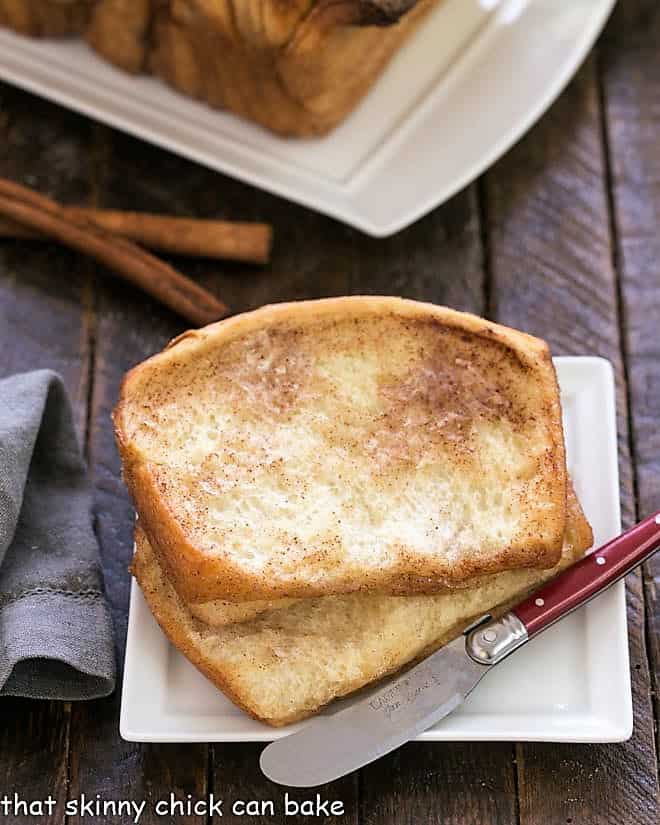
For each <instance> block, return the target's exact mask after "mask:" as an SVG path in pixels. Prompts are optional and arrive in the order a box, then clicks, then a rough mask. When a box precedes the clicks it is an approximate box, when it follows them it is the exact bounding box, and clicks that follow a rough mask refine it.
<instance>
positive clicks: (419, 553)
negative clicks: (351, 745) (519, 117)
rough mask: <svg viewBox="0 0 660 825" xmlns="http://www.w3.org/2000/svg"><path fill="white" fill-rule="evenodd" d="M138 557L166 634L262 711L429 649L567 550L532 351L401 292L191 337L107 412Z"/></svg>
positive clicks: (556, 423)
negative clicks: (132, 511)
mask: <svg viewBox="0 0 660 825" xmlns="http://www.w3.org/2000/svg"><path fill="white" fill-rule="evenodd" d="M114 418H115V427H116V434H117V441H118V445H119V449H120V453H121V456H122V461H123V468H124V478H125V480H126V483H127V485H128V488H129V490H130V492H131V495H132V497H133V499H134V502H135V505H136V509H137V513H138V522H137V528H136V551H135V557H134V561H133V566H132V570H133V573H134V575H135V577H136V578H137V580H138V582H139V584H140V586H141V588H142V591H143V593H144V596H145V598H146V600H147V602H148V604H149V606H150V608H151V610H152V612H153V614H154V616H155V617H156V619H157V620H158V622H159V623H160V625H161V627H162V628H163V630H164V631H165V633H166V634H167V635H168V637H169V638H170V640H171V641H172V642H173V644H175V645H176V646H177V647H178V648H179V649H180V650H181V652H182V653H183V654H184V655H185V656H187V657H188V658H189V659H190V661H192V662H193V663H194V664H195V665H196V666H197V667H198V668H199V669H200V670H201V671H202V672H203V673H204V674H205V675H206V676H207V677H208V678H209V679H211V680H212V681H213V682H214V683H215V684H216V685H217V686H218V687H219V688H220V689H221V690H223V691H224V692H225V693H226V694H227V695H228V696H229V697H230V698H231V699H232V700H233V701H234V702H236V704H238V705H240V706H241V707H242V708H244V709H245V710H246V711H247V712H248V713H250V714H251V715H253V716H255V717H256V718H258V719H261V720H263V721H265V722H267V723H269V724H272V725H282V724H286V723H288V722H291V721H294V720H296V719H301V718H304V717H305V716H308V715H310V714H312V713H314V712H316V711H317V710H318V709H319V708H321V707H322V706H324V705H325V704H327V703H328V702H330V701H332V700H333V699H335V698H337V697H340V696H344V695H346V694H348V693H351V692H353V691H355V690H357V689H359V688H361V687H363V686H365V685H368V684H370V683H372V682H374V681H375V680H377V679H380V678H382V677H384V676H386V675H388V674H391V673H394V672H396V671H397V670H399V669H401V668H403V667H405V666H406V665H408V664H410V663H411V662H414V661H415V660H417V659H419V658H420V657H423V656H425V655H427V654H428V653H430V652H431V651H433V650H435V649H437V648H438V647H440V646H441V645H442V644H444V643H446V642H447V641H448V640H450V639H451V638H453V637H454V636H456V635H458V634H459V633H460V632H461V631H462V630H463V629H464V628H465V627H466V626H467V625H468V624H469V623H470V622H471V621H473V620H474V619H475V618H476V617H478V616H480V615H483V614H485V613H489V612H490V613H497V612H498V611H502V610H504V609H506V607H507V606H508V605H509V604H511V603H512V602H515V601H517V600H518V599H520V598H521V597H522V596H523V595H525V594H527V593H528V592H530V591H532V590H534V589H535V588H536V587H538V586H539V585H540V583H542V582H543V581H545V580H546V579H548V578H550V577H552V576H553V575H555V574H556V573H557V572H558V571H559V570H561V569H562V568H564V567H566V566H567V565H569V564H571V563H572V562H574V561H575V560H577V559H578V558H579V557H580V556H581V555H582V554H583V553H584V551H585V550H586V549H587V548H588V547H589V546H590V545H591V542H592V535H591V529H590V527H589V525H588V523H587V521H586V519H585V517H584V514H583V513H582V511H581V509H580V505H579V503H578V501H577V499H576V497H575V494H574V491H573V489H572V486H571V484H570V481H569V479H568V478H567V472H566V461H565V454H564V441H563V433H562V423H561V408H560V403H559V391H558V387H557V381H556V377H555V373H554V368H553V365H552V361H551V359H550V355H549V352H548V348H547V346H546V345H545V344H544V343H543V342H542V341H540V340H538V339H536V338H533V337H531V336H529V335H525V334H523V333H521V332H517V331H515V330H511V329H508V328H506V327H502V326H499V325H496V324H493V323H490V322H488V321H484V320H482V319H480V318H476V317H475V316H471V315H467V314H464V313H459V312H455V311H453V310H449V309H446V308H443V307H437V306H433V305H430V304H422V303H418V302H415V301H406V300H402V299H398V298H380V297H350V298H338V299H328V300H321V301H308V302H300V303H292V304H281V305H277V306H271V307H264V308H263V309H260V310H257V311H255V312H251V313H248V314H245V315H240V316H237V317H235V318H232V319H229V320H226V321H223V322H220V323H218V324H214V325H212V326H209V327H206V328H205V329H202V330H198V331H193V332H188V333H185V334H184V335H182V336H180V337H179V338H177V339H175V340H174V341H173V342H172V343H171V344H170V346H169V347H168V348H167V349H166V350H164V352H162V353H160V354H158V355H156V356H154V357H153V358H151V359H149V360H148V361H146V362H144V363H143V364H141V365H139V366H138V367H136V368H135V369H134V370H132V371H131V372H130V373H129V375H128V376H127V378H126V380H125V382H124V384H123V387H122V391H121V396H120V399H119V403H118V405H117V408H116V410H115V414H114Z"/></svg>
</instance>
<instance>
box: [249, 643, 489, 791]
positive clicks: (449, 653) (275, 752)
mask: <svg viewBox="0 0 660 825" xmlns="http://www.w3.org/2000/svg"><path fill="white" fill-rule="evenodd" d="M490 667H491V665H488V664H478V663H477V662H476V661H474V660H473V659H471V658H470V656H468V654H467V652H466V637H465V636H459V637H458V639H455V640H454V641H453V642H451V643H450V644H448V645H446V646H445V647H443V648H441V649H440V650H438V651H437V652H436V653H434V654H433V655H431V656H429V657H428V658H427V659H424V661H423V662H421V663H420V664H418V665H416V666H415V667H414V668H412V669H411V670H409V671H407V672H406V673H404V674H403V675H402V676H399V677H398V678H395V679H393V680H392V681H390V682H388V683H387V684H386V685H385V686H384V687H382V688H380V689H379V690H377V691H375V692H374V693H371V694H369V695H368V696H365V697H364V698H362V699H359V700H357V701H355V702H353V703H352V704H351V705H350V706H349V707H348V708H346V709H344V710H340V711H338V712H337V713H334V714H332V715H329V716H322V717H318V718H317V719H315V720H314V721H312V722H310V723H309V724H307V725H306V726H305V727H304V728H303V729H302V730H301V731H299V732H298V733H294V734H292V735H291V736H287V737H286V738H284V739H279V740H277V741H275V742H272V743H271V744H270V745H268V747H267V748H266V749H265V750H264V751H263V753H262V754H261V760H260V765H261V770H262V771H263V772H264V774H265V775H266V776H267V777H268V778H269V779H272V781H273V782H277V783H279V784H280V785H289V786H292V787H297V788H311V787H314V786H316V785H322V784H323V783H325V782H331V781H332V780H333V779H337V778H339V777H340V776H344V775H345V774H347V773H350V772H351V771H354V770H357V768H360V767H362V766H363V765H366V764H368V763H369V762H373V760H374V759H378V758H379V757H380V756H384V755H385V754H386V753H389V752H390V751H393V750H395V749H396V748H398V747H399V746H400V745H403V744H404V742H407V741H408V740H409V739H412V738H413V737H415V736H417V734H419V733H421V732H422V731H424V730H426V729H427V728H429V727H430V726H431V725H433V724H434V723H435V722H438V721H439V720H440V719H442V718H443V717H445V716H447V715H448V714H450V713H451V712H452V711H453V710H454V709H455V708H456V707H458V705H460V704H461V703H462V702H463V700H464V699H465V697H466V696H468V694H469V693H470V692H471V691H472V690H473V688H474V687H475V686H476V685H477V684H478V683H479V681H480V680H481V679H482V677H483V676H484V675H485V674H486V673H487V672H488V670H489V669H490Z"/></svg>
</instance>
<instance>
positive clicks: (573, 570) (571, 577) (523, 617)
mask: <svg viewBox="0 0 660 825" xmlns="http://www.w3.org/2000/svg"><path fill="white" fill-rule="evenodd" d="M658 547H660V512H658V513H654V514H653V515H652V516H649V517H648V518H647V519H644V521H640V522H639V524H636V525H635V526H634V527H632V528H631V529H630V530H628V531H627V532H626V533H623V534H622V535H621V536H618V537H617V538H615V539H612V541H610V542H608V543H607V544H605V545H603V546H602V547H600V548H599V549H598V550H595V551H594V552H593V553H590V554H589V555H588V556H585V557H584V558H583V559H581V560H580V561H579V562H577V564H574V565H573V566H572V567H570V568H569V569H568V570H566V571H564V572H563V573H562V574H561V575H560V576H557V578H556V579H553V580H552V581H551V582H549V583H548V584H546V585H545V586H544V587H542V588H541V589H540V590H536V591H535V592H534V593H533V594H532V595H531V596H530V597H529V598H528V599H525V601H523V602H521V603H520V604H518V605H516V606H515V607H514V608H513V610H512V614H513V615H514V616H515V617H517V618H518V619H519V620H520V621H521V622H522V624H523V625H524V626H525V627H526V629H527V633H528V634H529V637H530V638H531V637H532V636H535V635H536V634H537V633H540V632H541V631H542V630H545V628H546V627H549V626H550V625H551V624H553V623H554V622H556V621H557V620H558V619H561V618H562V617H563V616H565V615H566V614H567V613H570V612H571V611H572V610H575V609H576V608H577V607H580V606H581V605H583V604H585V603H586V602H588V601H589V600H590V599H592V598H593V597H594V596H597V595H598V594H599V593H601V592H602V591H603V590H605V589H607V588H608V587H610V586H611V585H613V584H614V583H615V582H617V581H619V579H622V578H623V577H624V576H625V575H626V574H627V573H630V571H631V570H633V569H634V568H635V567H637V565H639V564H641V563H642V562H643V561H644V560H645V559H647V558H648V557H649V556H651V555H652V554H653V553H654V552H655V551H656V550H657V549H658Z"/></svg>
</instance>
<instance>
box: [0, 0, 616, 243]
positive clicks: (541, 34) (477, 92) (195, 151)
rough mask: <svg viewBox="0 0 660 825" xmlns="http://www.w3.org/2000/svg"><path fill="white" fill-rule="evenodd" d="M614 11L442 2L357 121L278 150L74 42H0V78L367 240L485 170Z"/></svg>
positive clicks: (536, 2) (551, 4)
mask: <svg viewBox="0 0 660 825" xmlns="http://www.w3.org/2000/svg"><path fill="white" fill-rule="evenodd" d="M613 5H614V0H570V2H557V0H443V2H442V3H440V5H439V6H438V8H437V9H435V10H434V11H432V12H431V14H430V15H429V17H428V18H427V19H426V20H425V21H424V24H423V25H422V26H421V27H420V29H419V30H418V31H417V32H416V34H415V35H414V37H412V38H411V40H410V41H409V42H408V43H407V44H406V45H405V46H404V48H403V49H401V51H400V52H399V53H398V54H397V55H396V57H395V58H394V60H393V61H392V62H391V64H390V65H389V67H388V68H387V70H386V71H385V72H384V73H383V75H382V76H381V77H380V78H379V80H378V82H377V83H376V84H375V85H374V88H373V89H372V90H371V92H370V93H369V94H368V95H367V97H366V98H365V99H364V100H363V101H362V102H361V103H360V105H359V106H358V108H357V109H356V111H355V112H354V113H353V114H352V115H351V116H350V117H349V118H348V119H347V120H346V121H345V122H344V123H342V124H341V126H339V127H338V128H337V129H335V130H334V131H333V132H332V134H330V135H328V136H327V137H324V138H320V139H315V140H296V139H294V140H287V139H283V138H279V137H276V136H275V135H272V134H270V133H269V132H267V131H265V130H264V129H261V128H259V127H257V126H255V125H253V124H251V123H248V122H247V121H243V120H240V119H239V118H236V117H234V116H233V115H230V114H227V113H224V112H217V111H213V110H211V109H209V108H208V107H206V106H204V105H201V104H199V103H196V102H195V101H193V100H189V99H187V98H185V97H183V96H181V95H178V94H176V93H175V92H173V91H171V90H170V89H168V88H167V87H166V86H165V85H164V84H162V83H160V82H158V81H156V80H154V79H152V78H148V77H133V76H130V75H126V74H124V73H122V72H120V71H117V70H115V69H113V68H112V67H111V66H108V65H107V64H105V63H103V62H102V61H101V60H100V59H98V58H97V57H96V56H95V55H94V54H93V53H92V52H91V51H90V50H89V49H88V48H87V47H86V46H85V45H83V44H82V43H80V42H76V41H52V42H45V41H34V40H29V39H27V38H24V37H20V36H19V35H15V34H12V33H10V32H8V31H3V30H0V78H4V79H5V80H8V81H9V82H11V83H15V84H16V85H18V86H21V87H23V88H26V89H29V90H30V91H33V92H36V93H37V94H41V95H43V96H44V97H48V98H51V99H52V100H55V101H57V102H58V103H61V104H63V105H65V106H69V107H70V108H72V109H76V110H77V111H80V112H83V113H85V114H87V115H90V116H91V117H94V118H96V119H98V120H102V121H104V122H105V123H109V124H110V125H112V126H115V127H117V128H118V129H123V130H124V131H126V132H130V133H131V134H134V135H137V136H138V137H141V138H143V139H145V140H148V141H151V142H152V143H155V144H157V145H159V146H164V147H165V148H167V149H170V150H171V151H173V152H177V153H179V154H181V155H184V156H185V157H188V158H191V159H193V160H196V161H198V162H199V163H203V164H205V165H206V166H210V167H211V168H212V169H218V170H220V171H222V172H226V173H227V174H229V175H232V176H234V177H237V178H239V179H241V180H245V181H248V182H249V183H253V184H255V185H256V186H260V187H262V188H263V189H267V190H269V191H271V192H274V193H276V194H278V195H283V196H284V197H286V198H290V199H291V200H294V201H298V202H299V203H302V204H304V205H306V206H310V207H311V208H313V209H317V210H318V211H320V212H325V213H326V214H328V215H332V216H333V217H336V218H339V219H340V220H342V221H345V222H346V223H349V224H352V225H353V226H356V227H358V228H359V229H362V230H363V231H364V232H368V233H369V234H372V235H376V236H385V235H390V234H392V233H393V232H396V231H398V230H399V229H402V228H403V227H405V226H407V225H408V224H410V223H412V222H413V221H414V220H417V218H419V217H421V216H422V215H423V214H425V213H426V212H428V211H429V210H430V209H433V207H435V206H437V205H438V204H439V203H442V202H443V201H444V200H446V199H447V198H449V197H450V196H451V195H452V194H454V193H455V192H457V191H458V190H459V189H461V188H462V187H463V186H465V185H466V184H468V183H469V182H470V181H471V180H473V179H474V178H475V177H476V176H477V175H479V174H481V172H482V171H483V170H484V169H486V168H487V167H488V166H490V164H491V163H493V162H494V161H495V160H496V159H497V158H498V157H499V156H500V155H501V154H503V153H504V152H505V151H506V150H507V149H508V148H509V147H510V146H512V145H513V143H514V142H515V141H516V140H518V138H519V137H520V136H521V135H522V134H523V133H524V132H525V131H526V130H527V129H528V128H529V127H530V126H531V125H532V123H534V122H535V121H536V119H537V118H538V117H540V115H541V114H542V113H543V112H544V111H545V110H546V108H547V107H548V106H549V105H550V104H551V103H552V101H553V100H554V99H555V97H556V96H557V95H558V94H559V92H560V91H561V89H562V88H563V87H564V86H565V85H566V83H567V82H568V80H569V79H570V77H571V76H572V75H573V73H574V72H575V70H576V69H577V67H578V66H579V65H580V63H581V62H582V60H583V59H584V57H585V55H586V54H587V52H588V51H589V49H590V48H591V46H592V44H593V42H594V40H595V39H596V36H597V35H598V33H599V31H600V30H601V28H602V26H603V24H604V23H605V20H606V19H607V16H608V14H609V12H610V10H611V8H612V6H613Z"/></svg>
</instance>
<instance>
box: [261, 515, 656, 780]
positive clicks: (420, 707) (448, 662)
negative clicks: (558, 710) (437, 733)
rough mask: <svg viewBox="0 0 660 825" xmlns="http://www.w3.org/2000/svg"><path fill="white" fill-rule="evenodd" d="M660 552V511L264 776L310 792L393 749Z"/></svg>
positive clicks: (331, 722) (275, 751)
mask: <svg viewBox="0 0 660 825" xmlns="http://www.w3.org/2000/svg"><path fill="white" fill-rule="evenodd" d="M659 548H660V512H658V513H655V514H654V515H652V516H649V518H647V519H644V521H641V522H640V523H639V524H637V525H635V526H634V527H632V528H631V529H630V530H628V531H627V532H625V533H623V534H622V535H620V536H618V537H617V538H615V539H613V540H612V541H610V542H608V543H607V544H605V545H604V546H603V547H601V548H600V549H598V550H595V551H593V552H592V553H590V554H589V555H587V556H585V557H584V558H583V559H581V560H580V561H579V562H577V563H576V564H574V565H573V566H572V567H569V568H568V569H567V570H565V571H564V572H563V573H561V574H560V575H559V576H557V577H556V578H554V579H553V580H552V581H550V582H549V583H548V584H546V585H544V586H543V587H541V588H540V589H539V590H536V591H535V592H534V593H533V594H532V595H531V596H529V597H528V598H527V599H525V600H523V601H522V602H520V603H519V604H518V605H516V607H514V608H513V609H512V610H511V611H509V612H508V613H507V614H506V615H504V616H502V617H501V618H499V619H492V618H491V616H490V615H486V616H483V617H482V618H481V619H479V620H478V621H477V622H475V623H473V624H472V625H470V626H469V627H468V628H466V629H465V630H464V632H463V635H461V636H459V637H458V638H457V639H455V640H454V641H453V642H451V643H450V644H448V645H445V646H444V647H443V648H441V649H440V650H438V651H437V652H436V653H434V654H432V655H431V656H429V657H428V658H426V659H425V660H424V661H423V662H421V663H420V664H418V665H416V666H415V667H413V668H411V669H410V670H408V671H407V672H406V673H404V674H403V675H401V676H398V677H396V678H394V679H392V680H390V681H389V682H388V683H386V684H385V685H384V686H383V687H380V688H379V689H377V690H375V691H373V692H371V693H369V694H368V695H366V696H364V697H362V698H359V699H356V700H355V701H354V702H352V703H351V704H350V705H349V706H348V707H346V708H345V709H341V710H338V711H337V712H335V713H334V714H331V715H327V716H321V717H317V718H316V719H314V720H313V721H311V722H309V723H308V724H307V725H306V726H305V727H304V728H303V729H302V730H300V731H299V732H298V733H294V734H292V735H291V736H287V737H285V738H284V739H279V740H277V741H275V742H272V743H271V744H270V745H268V747H266V748H265V750H264V751H263V752H262V754H261V760H260V764H261V770H262V771H263V773H264V774H265V775H266V776H267V777H268V778H269V779H271V780H273V782H277V783H279V784H281V785H288V786H291V787H298V788H311V787H314V786H316V785H322V784H324V783H325V782H331V781H332V780H334V779H338V778H339V777H341V776H345V775H346V774H348V773H350V772H351V771H354V770H356V769H357V768H360V767H362V766H363V765H367V764H368V763H369V762H373V761H374V760H375V759H378V758H379V757H381V756H384V755H385V754H386V753H389V752H390V751H393V750H395V749H396V748H398V747H400V746H401V745H403V744H404V743H405V742H407V741H409V740H410V739H413V738H414V737H415V736H417V734H419V733H421V732H422V731H424V730H426V729H427V728H429V727H431V725H434V724H435V723H436V722H439V721H440V720H441V719H443V718H444V717H445V716H447V715H449V714H450V713H452V711H454V710H455V709H456V708H457V707H458V706H459V705H460V704H461V703H462V702H463V701H464V700H465V698H466V697H467V696H469V694H470V693H471V692H472V691H473V690H474V688H475V687H476V686H477V685H478V684H479V682H480V681H481V680H482V679H483V678H484V676H485V675H486V674H487V673H488V672H489V671H490V670H491V669H492V668H493V667H495V666H496V665H497V664H499V663H500V662H501V661H502V660H503V659H504V658H506V657H507V656H509V655H510V654H511V653H513V652H514V651H515V650H517V649H518V648H519V647H521V646H522V645H524V644H526V642H528V641H529V640H530V639H532V638H534V636H537V635H538V634H539V633H541V632H542V631H543V630H545V629H546V628H548V627H550V625H552V624H554V623H555V622H556V621H558V620H559V619H562V618H563V617H564V616H566V615H568V614H569V613H571V612H572V611H573V610H575V609H576V608H578V607H580V606H581V605H583V604H585V603H586V602H588V601H589V600H590V599H592V598H594V596H597V595H598V594H599V593H602V592H603V591H604V590H606V589H607V588H608V587H611V586H612V585H613V584H614V583H615V582H617V581H619V579H621V578H623V577H624V576H625V575H626V574H628V573H630V571H631V570H633V569H634V568H635V567H637V566H638V565H640V564H642V562H644V561H645V560H646V559H648V558H649V557H650V556H652V555H653V553H655V552H656V550H658V549H659Z"/></svg>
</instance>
